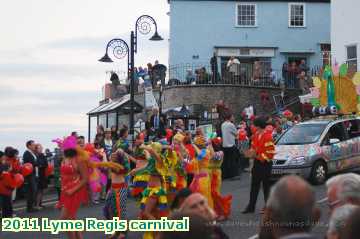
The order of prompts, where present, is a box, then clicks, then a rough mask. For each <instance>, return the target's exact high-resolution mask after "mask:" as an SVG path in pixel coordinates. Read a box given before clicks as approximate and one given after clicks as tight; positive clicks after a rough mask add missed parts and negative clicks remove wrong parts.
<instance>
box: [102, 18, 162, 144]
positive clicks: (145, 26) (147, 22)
mask: <svg viewBox="0 0 360 239" xmlns="http://www.w3.org/2000/svg"><path fill="white" fill-rule="evenodd" d="M152 25H154V26H155V33H154V35H153V36H152V37H151V38H150V39H149V40H150V41H161V40H163V38H162V37H161V36H160V35H159V34H158V31H157V24H156V21H155V19H154V18H153V17H151V16H149V15H142V16H140V17H139V18H138V19H137V20H136V23H135V31H131V35H130V48H129V45H128V44H127V43H126V42H125V41H124V40H122V39H120V38H114V39H112V40H110V41H109V43H108V44H107V46H106V52H105V55H104V56H103V57H102V58H101V59H100V60H99V61H101V62H113V61H112V59H111V58H110V57H109V55H108V51H109V49H112V55H113V56H114V57H115V58H117V59H122V58H124V57H125V56H126V55H127V56H128V73H130V79H131V80H130V120H129V123H130V127H129V128H130V134H131V135H132V136H133V137H134V124H135V122H134V121H135V120H134V113H135V112H134V107H135V106H134V102H135V100H134V95H135V80H136V79H135V77H136V76H135V71H134V68H135V53H137V36H138V31H139V32H140V33H141V34H143V35H147V34H149V33H150V32H151V26H152ZM129 53H130V54H129ZM128 78H129V77H128Z"/></svg>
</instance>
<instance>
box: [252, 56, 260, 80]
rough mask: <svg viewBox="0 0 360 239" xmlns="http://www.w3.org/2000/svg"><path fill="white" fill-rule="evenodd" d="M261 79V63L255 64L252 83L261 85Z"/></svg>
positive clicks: (256, 62)
mask: <svg viewBox="0 0 360 239" xmlns="http://www.w3.org/2000/svg"><path fill="white" fill-rule="evenodd" d="M260 78H261V65H260V62H259V61H255V62H254V68H253V76H252V82H253V83H255V84H258V83H260Z"/></svg>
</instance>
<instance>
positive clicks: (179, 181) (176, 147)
mask: <svg viewBox="0 0 360 239" xmlns="http://www.w3.org/2000/svg"><path fill="white" fill-rule="evenodd" d="M184 140H185V136H184V135H183V134H182V133H177V134H176V135H175V136H174V138H173V146H172V148H173V151H174V152H176V154H177V160H176V162H175V165H174V171H175V177H176V191H180V190H182V189H184V188H186V187H187V175H186V170H185V163H187V162H189V161H190V156H189V153H188V149H187V148H186V147H185V145H184Z"/></svg>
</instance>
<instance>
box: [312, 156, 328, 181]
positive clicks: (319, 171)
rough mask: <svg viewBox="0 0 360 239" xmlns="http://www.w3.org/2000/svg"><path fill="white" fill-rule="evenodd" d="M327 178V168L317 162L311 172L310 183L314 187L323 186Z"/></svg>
mask: <svg viewBox="0 0 360 239" xmlns="http://www.w3.org/2000/svg"><path fill="white" fill-rule="evenodd" d="M326 178H327V167H326V164H325V163H324V162H323V161H317V162H316V163H315V164H314V165H313V167H312V170H311V178H310V180H311V182H312V183H313V184H315V185H319V184H323V183H324V182H325V180H326Z"/></svg>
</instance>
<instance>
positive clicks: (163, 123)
mask: <svg viewBox="0 0 360 239" xmlns="http://www.w3.org/2000/svg"><path fill="white" fill-rule="evenodd" d="M158 116H159V125H158V126H159V128H158V129H165V124H166V122H165V121H166V116H165V115H163V114H161V115H158ZM161 118H163V119H164V121H163V120H161ZM150 125H151V127H152V128H154V129H155V115H152V116H151V117H150Z"/></svg>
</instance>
